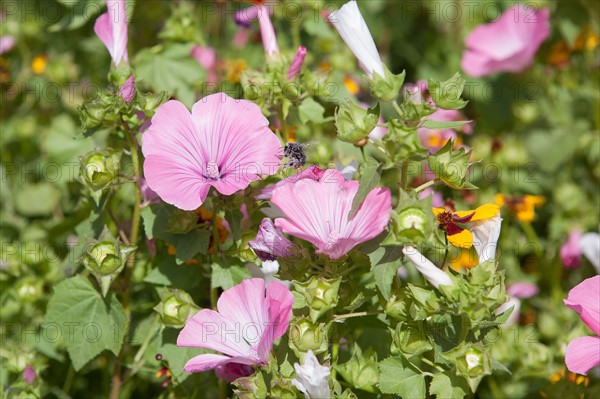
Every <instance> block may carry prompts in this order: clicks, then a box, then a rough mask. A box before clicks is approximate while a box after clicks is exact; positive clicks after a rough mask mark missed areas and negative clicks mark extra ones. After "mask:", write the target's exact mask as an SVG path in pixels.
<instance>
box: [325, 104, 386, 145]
mask: <svg viewBox="0 0 600 399" xmlns="http://www.w3.org/2000/svg"><path fill="white" fill-rule="evenodd" d="M378 121H379V104H378V105H377V106H376V107H375V108H368V109H364V108H363V107H361V106H360V105H358V104H354V103H352V102H350V101H348V102H347V103H346V104H343V105H340V106H339V108H338V109H337V110H336V113H335V127H336V129H337V132H338V138H339V139H340V140H342V141H345V142H347V143H356V142H358V141H360V140H361V139H363V138H364V137H367V136H368V135H369V133H371V131H372V130H373V129H374V128H375V127H376V126H377V123H378Z"/></svg>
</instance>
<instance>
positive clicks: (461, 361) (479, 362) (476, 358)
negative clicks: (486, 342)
mask: <svg viewBox="0 0 600 399" xmlns="http://www.w3.org/2000/svg"><path fill="white" fill-rule="evenodd" d="M488 362H489V359H488V358H487V356H486V353H484V352H483V351H482V350H481V349H479V348H475V347H472V348H469V349H468V350H467V351H466V352H465V354H464V356H461V357H459V358H457V364H456V366H457V368H458V371H459V374H461V375H464V376H466V377H469V378H473V377H478V376H481V375H483V374H487V373H486V370H488V369H489V365H487V363H488Z"/></svg>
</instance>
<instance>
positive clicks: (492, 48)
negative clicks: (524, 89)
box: [461, 4, 550, 76]
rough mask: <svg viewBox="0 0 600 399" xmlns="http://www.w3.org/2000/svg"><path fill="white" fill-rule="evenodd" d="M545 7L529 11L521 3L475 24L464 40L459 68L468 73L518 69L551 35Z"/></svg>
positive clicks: (480, 74)
mask: <svg viewBox="0 0 600 399" xmlns="http://www.w3.org/2000/svg"><path fill="white" fill-rule="evenodd" d="M549 19H550V13H549V11H548V9H547V8H543V9H541V10H539V11H537V12H536V11H532V10H531V9H530V8H529V7H526V6H525V5H523V4H515V5H513V6H512V7H510V8H508V9H507V10H506V11H504V13H503V14H502V16H501V17H500V18H499V19H498V20H496V21H494V22H491V23H489V24H483V25H479V26H477V27H475V29H473V30H472V31H471V33H469V35H468V36H467V38H466V40H465V44H466V47H467V49H466V50H465V52H464V53H463V57H462V61H461V67H462V69H463V70H464V71H465V72H466V73H467V74H468V75H471V76H486V75H490V74H493V73H496V72H521V71H522V70H524V69H525V68H527V67H528V66H529V65H531V63H532V62H533V57H534V56H535V53H536V52H537V50H538V48H539V47H540V45H541V44H542V42H543V41H544V40H546V38H547V37H548V36H549V35H550V22H549Z"/></svg>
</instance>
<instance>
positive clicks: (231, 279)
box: [210, 263, 251, 290]
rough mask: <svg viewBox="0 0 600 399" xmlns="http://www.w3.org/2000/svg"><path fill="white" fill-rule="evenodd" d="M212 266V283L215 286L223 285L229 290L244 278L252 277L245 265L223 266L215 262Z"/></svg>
mask: <svg viewBox="0 0 600 399" xmlns="http://www.w3.org/2000/svg"><path fill="white" fill-rule="evenodd" d="M210 267H211V269H212V273H211V275H210V283H211V286H212V287H213V288H217V287H221V288H223V289H224V290H227V289H229V288H231V287H233V286H234V285H236V284H239V283H241V282H242V280H243V279H245V278H248V277H251V276H250V272H249V271H248V269H246V268H245V267H243V266H238V265H231V266H222V265H219V264H217V263H213V264H212V265H211V266H210Z"/></svg>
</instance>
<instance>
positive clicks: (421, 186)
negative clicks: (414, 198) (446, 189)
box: [414, 179, 437, 193]
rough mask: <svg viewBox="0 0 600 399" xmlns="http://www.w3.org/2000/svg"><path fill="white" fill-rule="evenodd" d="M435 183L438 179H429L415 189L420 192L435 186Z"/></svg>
mask: <svg viewBox="0 0 600 399" xmlns="http://www.w3.org/2000/svg"><path fill="white" fill-rule="evenodd" d="M435 183H437V179H433V180H429V181H428V182H427V183H423V184H421V185H420V186H419V187H417V188H415V190H414V191H415V193H420V192H421V191H423V190H425V189H426V188H428V187H431V186H433V185H434V184H435Z"/></svg>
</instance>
